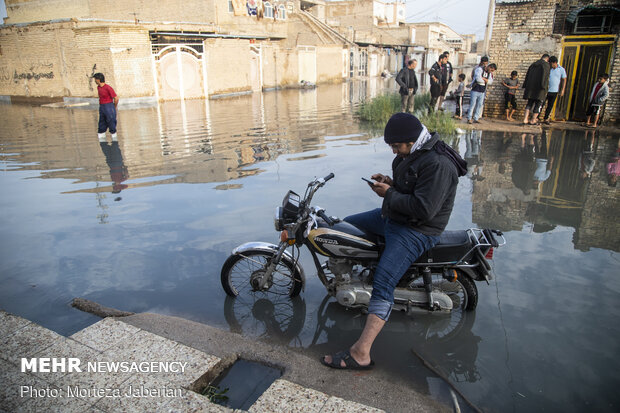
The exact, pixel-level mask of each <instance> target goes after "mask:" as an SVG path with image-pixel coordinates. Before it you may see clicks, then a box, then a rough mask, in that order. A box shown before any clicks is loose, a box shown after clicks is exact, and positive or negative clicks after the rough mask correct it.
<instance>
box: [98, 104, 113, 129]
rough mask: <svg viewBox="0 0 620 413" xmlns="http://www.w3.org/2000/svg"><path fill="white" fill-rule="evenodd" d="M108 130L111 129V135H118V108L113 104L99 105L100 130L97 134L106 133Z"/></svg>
mask: <svg viewBox="0 0 620 413" xmlns="http://www.w3.org/2000/svg"><path fill="white" fill-rule="evenodd" d="M106 129H110V133H116V108H115V107H114V103H113V102H110V103H104V104H103V105H101V104H100V105H99V128H98V129H97V133H104V132H105V131H106Z"/></svg>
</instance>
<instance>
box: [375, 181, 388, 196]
mask: <svg viewBox="0 0 620 413" xmlns="http://www.w3.org/2000/svg"><path fill="white" fill-rule="evenodd" d="M390 188H391V186H390V185H388V184H384V183H381V182H377V183H375V184H374V185H372V186H371V187H370V189H372V190H373V191H375V193H376V194H377V195H379V196H380V197H381V198H383V197H384V196H385V193H386V192H387V191H388V189H390Z"/></svg>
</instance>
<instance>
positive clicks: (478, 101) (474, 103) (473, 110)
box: [467, 90, 484, 120]
mask: <svg viewBox="0 0 620 413" xmlns="http://www.w3.org/2000/svg"><path fill="white" fill-rule="evenodd" d="M482 106H484V92H474V91H473V90H472V91H471V93H470V95H469V113H468V114H467V119H468V120H471V116H472V114H473V115H474V120H478V119H480V116H482Z"/></svg>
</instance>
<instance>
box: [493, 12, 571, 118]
mask: <svg viewBox="0 0 620 413" xmlns="http://www.w3.org/2000/svg"><path fill="white" fill-rule="evenodd" d="M555 10H556V1H555V0H538V1H533V2H529V3H502V4H499V3H498V4H496V5H495V15H494V19H493V33H492V35H491V41H490V43H489V62H491V63H495V64H496V65H497V71H496V72H495V76H494V82H493V84H492V85H491V86H489V87H488V91H487V98H486V103H485V107H484V114H485V116H490V117H500V116H502V115H504V114H505V110H504V90H505V88H504V87H503V86H502V81H503V80H504V79H505V78H506V77H510V72H512V71H513V70H516V71H517V72H519V81H520V83H521V84H522V83H523V80H524V79H525V74H526V73H527V69H528V68H529V66H530V65H531V64H532V63H533V62H535V61H536V60H538V59H540V57H541V56H542V55H543V54H544V53H547V54H549V55H555V56H560V52H561V35H556V34H553V22H554V14H555ZM516 96H517V107H518V109H517V112H516V116H517V117H521V116H523V109H524V107H525V104H526V101H525V100H523V99H522V97H523V90H522V89H519V90H518V91H517V95H516Z"/></svg>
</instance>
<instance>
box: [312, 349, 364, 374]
mask: <svg viewBox="0 0 620 413" xmlns="http://www.w3.org/2000/svg"><path fill="white" fill-rule="evenodd" d="M320 360H321V364H323V365H324V366H327V367H331V368H332V369H340V370H370V369H372V368H373V367H374V365H375V362H374V361H372V360H370V363H369V364H366V365H365V366H362V365H360V364H359V363H358V362H357V361H355V359H354V358H353V357H351V351H350V350H345V351H341V352H339V353H336V354H334V355H333V356H332V361H331V363H328V362H326V361H325V357H321V359H320ZM343 360H344V367H343V366H342V365H341V364H340V362H341V361H343Z"/></svg>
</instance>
